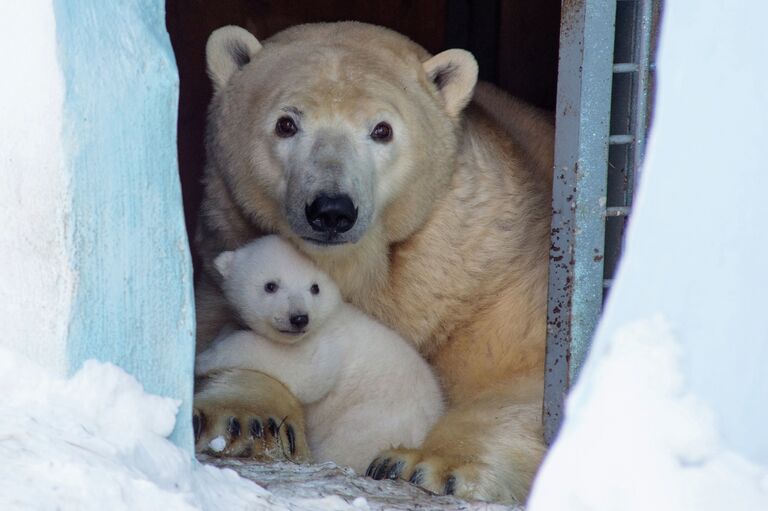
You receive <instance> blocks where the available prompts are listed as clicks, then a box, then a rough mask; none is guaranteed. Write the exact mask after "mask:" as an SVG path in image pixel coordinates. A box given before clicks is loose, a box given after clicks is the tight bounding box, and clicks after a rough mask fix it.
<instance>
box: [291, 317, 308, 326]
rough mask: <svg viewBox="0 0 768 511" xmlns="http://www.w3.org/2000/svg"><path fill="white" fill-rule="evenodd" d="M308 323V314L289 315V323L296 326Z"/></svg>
mask: <svg viewBox="0 0 768 511" xmlns="http://www.w3.org/2000/svg"><path fill="white" fill-rule="evenodd" d="M308 323H309V315H308V314H294V315H293V316H291V324H292V325H293V326H295V327H296V328H304V327H305V326H307V324H308Z"/></svg>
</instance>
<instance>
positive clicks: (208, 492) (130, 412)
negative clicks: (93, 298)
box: [0, 347, 368, 511]
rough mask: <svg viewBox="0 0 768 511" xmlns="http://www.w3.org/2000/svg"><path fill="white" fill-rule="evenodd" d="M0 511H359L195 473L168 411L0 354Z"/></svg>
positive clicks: (100, 370) (124, 379)
mask: <svg viewBox="0 0 768 511" xmlns="http://www.w3.org/2000/svg"><path fill="white" fill-rule="evenodd" d="M0 395H2V399H1V400H0V460H2V463H0V509H3V510H4V511H10V510H16V509H23V510H44V509H56V510H78V511H80V510H90V509H93V510H99V511H101V510H104V509H109V510H123V509H125V510H144V509H146V510H152V511H155V510H158V509H162V510H164V511H177V510H178V511H182V510H184V511H186V510H193V509H228V510H238V509H249V510H257V509H286V510H321V509H322V510H348V509H357V510H359V509H367V508H368V506H367V503H366V501H365V499H362V498H359V499H356V500H354V501H353V503H352V504H348V503H347V502H346V501H344V500H343V499H341V498H340V497H337V496H331V497H322V498H314V499H302V498H290V499H289V498H285V497H278V496H276V495H273V494H272V493H270V492H268V491H267V490H265V489H263V488H261V487H259V486H258V485H256V484H254V483H252V482H250V481H248V480H246V479H243V478H241V477H239V476H238V475H237V474H236V473H235V472H233V471H232V470H229V469H223V470H222V469H219V468H215V467H211V466H207V465H201V464H199V463H197V462H195V461H193V460H192V459H190V458H189V456H188V455H187V454H186V453H185V452H184V451H182V450H180V449H178V448H177V447H176V446H174V445H173V444H172V443H171V442H170V441H169V440H167V439H166V437H167V436H168V435H170V433H171V431H172V430H173V425H174V420H175V415H176V411H177V409H178V402H177V401H175V400H172V399H167V398H162V397H158V396H153V395H150V394H147V393H146V392H144V390H143V388H142V387H141V385H140V384H139V383H138V382H137V381H136V380H135V379H134V378H133V377H131V376H130V375H128V374H126V373H125V372H124V371H122V370H121V369H120V368H118V367H116V366H114V365H111V364H104V363H99V362H95V361H88V362H86V363H85V365H84V366H83V368H82V369H81V370H80V371H79V372H78V373H77V374H75V375H74V376H73V377H72V378H71V379H68V380H61V379H55V378H52V377H51V376H50V375H49V374H48V373H47V372H45V371H44V370H43V369H42V368H40V367H39V366H37V365H35V364H33V363H32V362H30V361H29V360H27V359H25V358H23V357H22V356H20V355H19V354H17V353H14V352H12V351H9V350H8V349H6V348H4V347H0Z"/></svg>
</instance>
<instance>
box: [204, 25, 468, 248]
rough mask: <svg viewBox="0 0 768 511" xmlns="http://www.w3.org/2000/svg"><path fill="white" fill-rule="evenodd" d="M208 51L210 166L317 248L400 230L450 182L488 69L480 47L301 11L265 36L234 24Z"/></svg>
mask: <svg viewBox="0 0 768 511" xmlns="http://www.w3.org/2000/svg"><path fill="white" fill-rule="evenodd" d="M206 58H207V64H208V73H209V75H210V77H211V80H212V82H213V87H214V98H213V101H212V103H211V107H210V110H209V124H208V158H209V161H208V165H209V172H216V173H218V174H219V175H221V176H222V177H223V179H224V181H225V182H226V183H227V186H228V188H229V190H230V193H231V194H232V196H233V198H234V200H235V202H236V203H237V204H238V206H239V207H240V208H241V209H242V210H243V212H244V213H245V214H246V216H248V217H249V218H250V220H251V221H252V222H254V223H256V224H257V225H258V227H259V228H260V229H262V230H267V231H272V232H277V233H280V234H281V235H283V236H285V237H287V238H290V239H292V240H293V241H294V242H295V243H297V244H298V245H299V246H300V247H301V248H302V250H304V251H306V252H308V253H310V254H312V253H316V252H318V251H319V252H323V253H325V252H328V251H332V250H345V248H344V247H346V246H349V245H350V244H355V243H359V242H361V241H364V240H365V239H366V237H367V236H377V237H379V238H381V237H384V238H385V240H380V241H386V242H389V243H392V242H396V241H401V240H403V239H405V238H407V237H408V236H409V235H410V234H411V233H413V232H414V231H415V230H416V229H418V228H419V227H420V226H421V225H422V224H423V223H424V222H425V221H426V219H427V217H428V216H429V213H430V211H431V208H432V207H433V205H434V203H435V201H436V200H437V199H438V198H439V197H440V196H441V195H443V194H444V193H445V192H446V189H447V187H448V186H449V180H450V177H451V174H452V172H453V170H454V168H455V166H456V161H455V160H456V154H457V146H458V143H459V142H458V131H459V126H460V123H461V113H462V110H463V108H464V106H465V105H466V104H467V103H468V102H469V100H470V99H471V97H472V92H473V89H474V86H475V83H476V81H477V64H476V62H475V59H474V58H473V57H472V55H471V54H469V53H468V52H466V51H463V50H448V51H445V52H443V53H440V54H438V55H436V56H430V55H429V54H428V53H427V52H426V51H425V50H424V49H423V48H421V47H420V46H418V45H416V44H415V43H413V42H411V41H410V40H409V39H407V38H405V37H403V36H401V35H399V34H397V33H395V32H392V31H390V30H387V29H384V28H381V27H376V26H372V25H365V24H362V23H354V22H346V23H329V24H313V25H301V26H298V27H294V28H291V29H288V30H286V31H284V32H281V33H279V34H277V35H276V36H274V37H272V38H270V39H268V40H266V41H265V42H264V44H263V45H262V44H261V43H260V42H259V41H257V40H256V38H255V37H254V36H253V35H251V34H250V33H249V32H247V31H246V30H244V29H242V28H238V27H232V26H230V27H223V28H220V29H218V30H216V31H215V32H214V33H213V34H211V36H210V38H209V40H208V44H207V47H206Z"/></svg>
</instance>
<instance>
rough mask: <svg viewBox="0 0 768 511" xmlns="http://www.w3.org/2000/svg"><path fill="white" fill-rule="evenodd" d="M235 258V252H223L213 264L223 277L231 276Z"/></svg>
mask: <svg viewBox="0 0 768 511" xmlns="http://www.w3.org/2000/svg"><path fill="white" fill-rule="evenodd" d="M234 258H235V253H234V252H232V251H229V252H222V253H221V254H219V255H218V256H216V259H214V260H213V265H214V266H215V267H216V270H217V271H218V272H219V273H220V274H221V276H222V277H224V278H225V279H226V278H229V274H230V270H231V269H232V260H233V259H234Z"/></svg>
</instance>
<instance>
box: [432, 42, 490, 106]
mask: <svg viewBox="0 0 768 511" xmlns="http://www.w3.org/2000/svg"><path fill="white" fill-rule="evenodd" d="M424 71H425V72H426V73H427V78H429V80H431V81H432V82H433V83H434V84H435V85H436V86H437V88H438V90H439V91H440V94H441V95H442V96H443V101H445V109H446V110H447V111H448V114H449V115H451V116H453V117H456V116H458V115H459V114H460V113H461V111H462V110H463V109H464V107H465V106H467V103H469V100H470V99H472V92H473V91H474V90H475V84H476V83H477V61H476V60H475V57H473V56H472V54H471V53H469V52H468V51H465V50H458V49H454V50H445V51H444V52H442V53H438V54H437V55H435V56H434V57H432V58H431V59H429V60H428V61H426V62H424Z"/></svg>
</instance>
